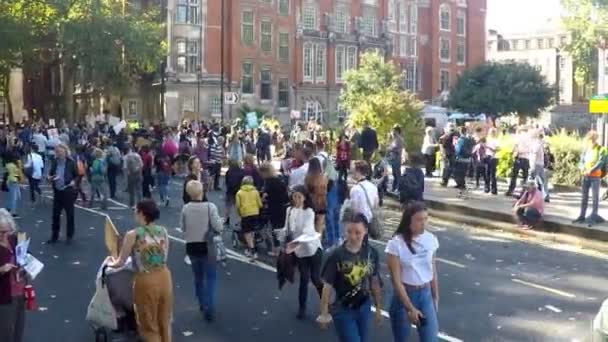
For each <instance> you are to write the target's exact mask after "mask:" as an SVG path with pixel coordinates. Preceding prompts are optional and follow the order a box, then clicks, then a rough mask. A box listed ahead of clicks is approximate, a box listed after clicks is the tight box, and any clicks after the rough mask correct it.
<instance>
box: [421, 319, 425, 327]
mask: <svg viewBox="0 0 608 342" xmlns="http://www.w3.org/2000/svg"><path fill="white" fill-rule="evenodd" d="M420 326H421V327H424V326H426V317H420Z"/></svg>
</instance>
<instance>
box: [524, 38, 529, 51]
mask: <svg viewBox="0 0 608 342" xmlns="http://www.w3.org/2000/svg"><path fill="white" fill-rule="evenodd" d="M524 46H525V48H526V50H528V49H530V40H527V39H526V41H525V42H524Z"/></svg>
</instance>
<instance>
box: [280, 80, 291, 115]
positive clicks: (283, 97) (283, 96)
mask: <svg viewBox="0 0 608 342" xmlns="http://www.w3.org/2000/svg"><path fill="white" fill-rule="evenodd" d="M278 98H279V108H288V107H289V80H288V79H287V78H281V79H279V96H278Z"/></svg>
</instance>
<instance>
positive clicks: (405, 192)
mask: <svg viewBox="0 0 608 342" xmlns="http://www.w3.org/2000/svg"><path fill="white" fill-rule="evenodd" d="M420 165H422V157H421V156H420V155H419V154H412V155H411V156H410V157H409V159H408V161H407V166H406V168H405V171H404V172H403V175H402V176H401V180H400V181H399V203H401V207H402V208H405V207H407V205H408V204H409V203H411V202H422V201H423V200H424V178H425V174H424V172H423V171H422V169H421V168H420Z"/></svg>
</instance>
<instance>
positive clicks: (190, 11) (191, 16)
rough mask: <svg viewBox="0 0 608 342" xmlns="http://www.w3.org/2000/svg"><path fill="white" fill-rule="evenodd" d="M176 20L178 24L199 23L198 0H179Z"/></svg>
mask: <svg viewBox="0 0 608 342" xmlns="http://www.w3.org/2000/svg"><path fill="white" fill-rule="evenodd" d="M175 21H176V22H177V23H178V24H198V0H178V2H177V11H176V17H175Z"/></svg>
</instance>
